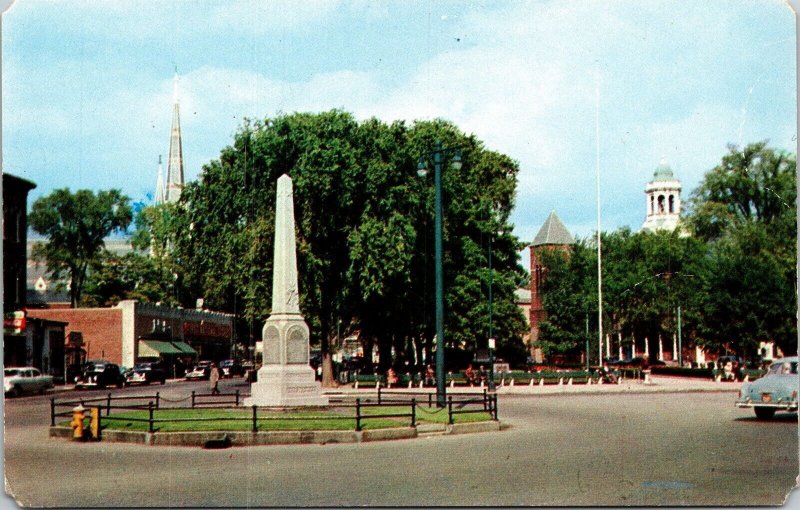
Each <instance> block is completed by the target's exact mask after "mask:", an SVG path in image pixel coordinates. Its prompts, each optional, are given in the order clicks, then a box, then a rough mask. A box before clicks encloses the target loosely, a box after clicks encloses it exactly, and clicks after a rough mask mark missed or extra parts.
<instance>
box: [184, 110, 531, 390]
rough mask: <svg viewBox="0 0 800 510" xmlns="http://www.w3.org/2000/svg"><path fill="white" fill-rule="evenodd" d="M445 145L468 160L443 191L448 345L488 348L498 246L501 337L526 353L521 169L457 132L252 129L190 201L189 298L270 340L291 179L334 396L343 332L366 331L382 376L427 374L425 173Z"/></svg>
mask: <svg viewBox="0 0 800 510" xmlns="http://www.w3.org/2000/svg"><path fill="white" fill-rule="evenodd" d="M435 140H441V141H442V142H443V143H444V144H445V145H447V146H460V147H462V150H463V152H464V161H465V164H464V168H463V169H462V170H461V171H460V172H455V171H454V170H450V169H447V170H446V171H445V173H444V179H443V187H444V195H445V212H444V219H445V229H444V230H445V235H444V241H445V259H444V266H445V288H446V296H445V299H446V310H447V312H446V317H447V324H446V328H447V335H446V338H447V340H448V344H449V345H451V346H456V347H463V348H474V346H475V339H476V338H478V337H479V336H481V335H483V330H482V329H481V328H482V327H483V325H484V324H485V320H481V319H485V317H484V314H483V313H480V312H476V310H480V309H482V310H483V311H484V312H485V311H486V305H485V302H486V300H487V296H486V293H485V285H486V282H487V277H488V274H486V268H487V257H488V242H489V239H491V238H493V239H495V241H494V245H493V257H494V260H495V261H496V262H495V263H494V264H493V282H494V283H493V285H494V292H495V296H494V308H495V310H494V319H493V320H494V321H495V325H496V328H497V331H498V332H499V334H498V335H496V336H498V341H500V339H501V338H504V339H507V341H508V342H513V341H515V340H516V341H519V337H520V335H521V332H522V331H523V329H524V322H523V318H522V316H521V313H520V312H519V310H518V309H517V308H516V307H515V306H514V304H513V303H514V296H513V290H514V286H513V283H514V282H516V281H517V280H519V279H520V276H519V275H520V273H521V269H520V268H519V265H518V262H517V255H516V249H517V241H516V239H515V238H514V237H513V236H512V235H511V234H510V233H509V232H510V230H511V228H510V226H509V225H507V217H508V213H509V211H510V209H511V207H512V205H513V193H514V188H515V185H516V172H517V165H516V163H515V162H513V161H511V160H510V159H508V158H506V157H505V156H502V155H499V154H496V153H492V152H490V151H487V150H485V149H484V148H483V147H482V144H481V143H480V142H479V141H477V140H475V139H474V138H471V137H467V136H465V135H464V134H463V133H461V132H460V131H458V129H457V128H455V126H453V125H452V124H450V123H447V122H444V121H435V122H425V123H417V124H414V125H413V126H411V127H409V126H407V125H405V123H402V122H395V123H393V124H390V125H387V124H385V123H382V122H380V121H378V120H376V119H369V120H367V121H364V122H357V121H356V120H355V119H354V118H353V117H352V115H350V114H347V113H344V112H341V111H336V110H334V111H330V112H324V113H320V114H307V113H296V114H291V115H282V116H278V117H276V118H273V119H265V120H263V121H249V122H246V123H245V124H244V125H243V126H242V128H241V129H240V131H239V132H238V133H237V134H236V136H235V139H234V142H233V144H232V145H231V146H229V147H226V148H224V149H223V150H222V152H221V154H220V157H219V159H217V160H214V161H212V162H210V163H209V164H207V165H206V166H205V167H204V169H203V172H202V174H201V178H200V180H199V181H197V182H196V183H192V184H190V185H188V186H187V187H186V188H185V189H184V193H183V196H182V207H181V208H180V210H181V212H180V214H179V218H178V219H177V220H176V228H178V232H179V235H178V237H177V239H176V252H177V255H176V256H177V258H178V259H180V264H179V267H180V273H181V276H180V278H181V280H182V282H183V285H184V286H185V293H186V297H187V298H194V297H200V296H202V297H204V298H205V300H206V302H207V303H209V305H210V306H213V307H214V308H218V309H223V310H229V311H233V312H234V313H236V314H237V315H241V316H243V317H244V318H245V320H247V321H248V322H249V323H250V324H251V327H250V331H251V334H252V335H253V336H254V337H255V338H258V337H259V336H260V335H259V333H258V331H260V325H261V324H262V323H263V321H264V319H265V318H266V317H267V316H268V315H269V305H270V297H271V296H270V293H271V285H270V282H271V276H272V267H271V264H272V237H273V232H272V229H273V222H274V196H275V182H276V180H277V178H278V177H279V176H280V175H282V174H284V173H285V174H288V175H290V176H291V177H292V180H293V183H294V207H295V219H296V230H297V240H298V245H297V247H298V269H299V273H300V280H301V281H300V294H301V303H300V305H301V309H302V310H303V313H304V315H305V317H306V320H307V321H308V322H309V325H310V327H311V330H312V342H314V343H318V344H319V345H320V348H321V350H322V352H323V374H324V376H323V377H324V380H323V383H324V384H326V385H329V384H331V383H332V380H331V379H330V376H331V371H330V354H331V352H332V349H331V347H332V343H333V340H334V339H335V337H336V332H337V325H338V324H339V323H341V325H342V326H343V331H342V333H343V334H347V333H350V332H353V331H356V330H358V331H359V332H360V337H361V338H362V340H363V341H364V343H365V348H366V349H367V350H370V349H371V348H373V347H375V348H377V349H378V351H379V353H380V354H381V356H380V359H381V365H382V366H383V367H386V366H388V365H389V364H390V363H402V362H404V361H411V360H414V359H416V360H417V361H419V360H420V355H421V352H422V351H427V352H426V355H427V358H428V359H430V354H431V350H432V344H431V339H432V331H433V324H432V320H433V317H434V314H433V310H432V309H433V297H432V294H433V277H432V274H433V251H432V250H433V242H432V240H433V232H432V226H433V215H432V212H433V187H432V183H431V182H430V181H428V180H426V179H422V178H420V177H419V176H418V175H417V172H416V162H417V158H418V157H419V156H420V155H422V154H428V153H429V152H430V150H431V147H432V146H433V142H434V141H435ZM491 210H493V211H494V212H493V214H494V218H493V219H491V220H490V219H487V218H489V217H488V216H487V214H488V211H491ZM482 286H483V287H482ZM476 314H477V315H476ZM484 341H485V340H484ZM412 346H415V347H416V349H415V348H414V347H412Z"/></svg>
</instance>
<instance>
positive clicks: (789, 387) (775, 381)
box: [736, 356, 799, 420]
mask: <svg viewBox="0 0 800 510" xmlns="http://www.w3.org/2000/svg"><path fill="white" fill-rule="evenodd" d="M798 389H799V388H798V379H797V356H791V357H788V358H783V359H779V360H775V361H774V362H773V363H772V365H771V366H770V367H769V371H768V372H767V375H765V376H764V377H762V378H760V379H756V380H755V381H753V382H750V383H744V384H743V385H742V389H741V390H740V391H739V399H738V400H737V401H736V406H737V407H743V408H752V409H753V411H754V412H755V413H756V417H758V419H760V420H768V419H770V418H772V416H773V415H774V414H775V411H789V412H797V391H798Z"/></svg>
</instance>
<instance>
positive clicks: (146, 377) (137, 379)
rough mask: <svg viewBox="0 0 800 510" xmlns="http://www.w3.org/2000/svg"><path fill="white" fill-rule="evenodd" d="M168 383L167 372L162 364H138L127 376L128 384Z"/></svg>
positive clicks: (126, 381)
mask: <svg viewBox="0 0 800 510" xmlns="http://www.w3.org/2000/svg"><path fill="white" fill-rule="evenodd" d="M155 382H158V383H161V384H164V383H165V382H167V372H166V371H165V370H164V367H162V366H161V364H160V363H156V362H146V363H136V364H135V365H134V366H133V369H132V370H129V371H128V372H127V373H126V374H125V383H126V384H150V383H155Z"/></svg>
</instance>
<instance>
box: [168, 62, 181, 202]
mask: <svg viewBox="0 0 800 510" xmlns="http://www.w3.org/2000/svg"><path fill="white" fill-rule="evenodd" d="M179 104H180V100H179V97H178V72H177V71H176V72H175V79H174V82H173V107H172V132H171V134H170V139H169V159H168V160H167V189H166V201H167V202H177V201H178V199H179V198H180V197H181V190H183V148H182V146H181V119H180V112H179V107H178V106H179Z"/></svg>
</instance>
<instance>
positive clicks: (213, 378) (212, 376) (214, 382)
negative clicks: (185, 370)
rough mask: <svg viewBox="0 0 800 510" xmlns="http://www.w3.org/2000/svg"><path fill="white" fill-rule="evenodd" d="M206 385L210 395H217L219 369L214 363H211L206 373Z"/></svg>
mask: <svg viewBox="0 0 800 510" xmlns="http://www.w3.org/2000/svg"><path fill="white" fill-rule="evenodd" d="M208 385H209V387H210V388H211V394H212V395H219V369H218V368H217V365H216V363H212V364H211V371H210V372H209V374H208Z"/></svg>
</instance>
